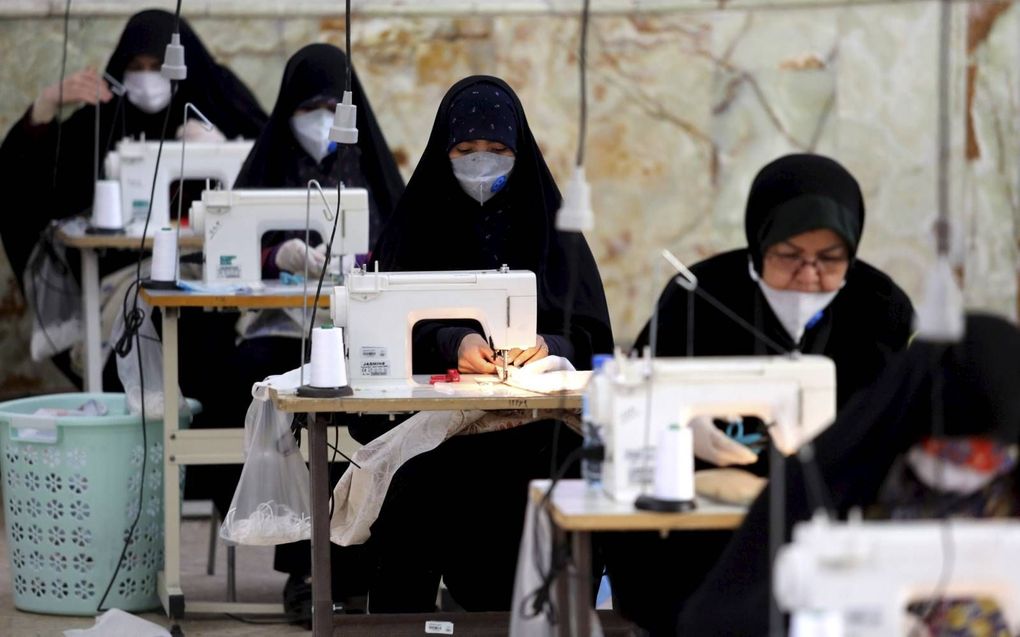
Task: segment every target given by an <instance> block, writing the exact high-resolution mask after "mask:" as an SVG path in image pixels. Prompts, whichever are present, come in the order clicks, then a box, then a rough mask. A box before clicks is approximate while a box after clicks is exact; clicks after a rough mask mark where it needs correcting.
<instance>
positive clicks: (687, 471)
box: [655, 423, 694, 502]
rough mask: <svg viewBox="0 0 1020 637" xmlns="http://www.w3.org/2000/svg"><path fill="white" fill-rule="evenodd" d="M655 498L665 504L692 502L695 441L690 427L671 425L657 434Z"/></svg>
mask: <svg viewBox="0 0 1020 637" xmlns="http://www.w3.org/2000/svg"><path fill="white" fill-rule="evenodd" d="M655 497H656V498H658V499H660V500H665V501H667V502H691V501H693V500H694V438H693V434H692V433H691V428H690V427H681V426H680V425H677V424H676V423H671V424H669V425H666V427H665V428H664V429H663V430H662V432H661V433H660V434H659V447H658V449H657V451H656V455H655Z"/></svg>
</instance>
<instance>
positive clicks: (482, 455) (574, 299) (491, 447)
mask: <svg viewBox="0 0 1020 637" xmlns="http://www.w3.org/2000/svg"><path fill="white" fill-rule="evenodd" d="M559 205H560V194H559V191H558V189H557V188H556V184H555V182H554V181H553V179H552V175H551V174H550V173H549V169H548V167H547V166H546V163H545V160H544V159H543V157H542V154H541V152H540V150H539V148H538V144H537V143H536V142H535V138H534V137H533V135H532V133H531V129H530V128H529V126H528V122H527V119H526V118H525V114H524V109H523V107H522V106H521V103H520V100H518V98H517V96H516V95H515V94H514V92H513V90H512V89H511V88H510V87H509V86H508V85H507V84H506V83H505V82H503V81H502V80H500V79H497V78H494V77H488V76H474V77H469V78H466V79H463V80H461V81H460V82H457V83H456V84H455V85H454V86H453V87H452V88H450V90H449V91H448V92H447V94H446V96H445V97H444V98H443V101H442V103H441V104H440V106H439V111H438V113H437V114H436V119H435V123H434V124H433V128H432V134H431V136H430V137H429V141H428V144H427V146H426V148H425V151H424V153H423V154H422V158H421V160H420V162H419V163H418V166H417V168H416V169H415V172H414V174H413V175H412V177H411V179H410V181H409V182H408V185H407V189H406V190H405V192H404V196H403V197H402V198H401V199H400V202H399V203H398V205H397V209H396V210H395V211H394V214H393V219H392V220H391V221H390V223H389V224H388V225H387V226H386V228H385V230H384V231H383V235H382V237H381V238H380V240H379V242H378V243H377V244H376V247H375V250H374V251H373V254H372V258H373V259H375V260H378V262H379V266H380V269H381V270H384V271H395V270H419V271H420V270H464V269H493V268H498V267H500V266H502V265H504V264H506V265H508V266H509V267H510V268H511V269H521V270H531V271H532V272H534V273H535V275H536V279H537V292H538V333H539V334H538V336H539V338H538V341H537V345H536V347H534V348H531V349H528V350H525V351H523V352H518V351H511V352H510V354H509V356H508V362H510V363H511V364H514V365H523V364H524V363H525V362H528V361H529V360H537V359H539V358H541V357H544V356H546V355H550V354H552V355H559V356H564V357H566V358H568V359H570V360H571V361H572V362H573V364H574V365H575V366H576V367H577V368H579V369H590V364H591V357H592V354H594V353H601V352H609V351H611V349H612V347H613V339H612V332H611V329H610V325H609V314H608V310H607V308H606V301H605V295H604V292H603V290H602V282H601V279H600V277H599V273H598V268H597V267H596V265H595V261H594V259H593V257H592V255H591V252H590V250H589V249H588V245H587V243H586V242H585V241H584V238H583V237H582V236H581V235H579V234H566V233H561V232H558V231H557V230H556V229H555V226H554V221H555V215H556V211H557V210H558V208H559ZM498 362H500V361H498V360H497V359H496V357H495V353H494V352H493V351H492V350H491V349H490V348H489V346H488V344H487V343H486V342H485V339H484V338H483V337H482V333H481V330H480V329H479V326H477V325H471V324H468V323H463V322H452V323H449V322H447V323H443V322H429V323H427V324H424V325H422V324H419V325H418V326H416V328H415V329H414V332H413V367H414V370H415V371H416V373H421V372H441V371H445V370H446V369H449V368H459V369H460V370H461V371H462V372H469V373H494V372H495V370H496V364H497V363H498ZM560 427H561V426H560V425H559V424H554V423H551V422H548V421H545V422H536V423H532V424H528V425H523V426H520V427H517V428H515V429H510V430H506V431H499V432H492V433H483V434H477V435H466V436H455V437H454V438H451V439H449V440H447V441H446V442H444V443H443V444H442V445H440V446H439V447H438V448H436V449H435V450H433V451H431V452H428V453H424V454H422V455H419V456H417V457H415V458H414V459H412V460H411V461H409V462H407V463H406V464H404V465H403V467H401V469H400V470H399V471H398V472H397V473H396V475H395V476H394V479H393V482H392V483H391V485H390V488H389V491H388V492H387V496H386V500H385V502H384V504H383V507H382V511H381V513H380V515H379V518H378V519H377V520H376V522H375V524H374V525H373V526H372V539H373V541H375V542H376V546H377V551H378V554H379V560H380V564H379V569H378V571H377V576H376V578H375V581H374V582H373V584H372V588H371V590H370V593H369V605H370V610H371V611H372V612H426V611H432V610H434V609H435V600H436V593H437V589H438V586H439V580H440V578H442V579H443V580H444V582H445V583H446V586H447V588H448V589H449V591H450V593H451V594H452V595H453V597H454V599H455V600H456V601H457V603H458V604H460V605H461V606H462V607H463V608H465V609H467V610H477V611H481V610H507V609H508V608H509V607H510V601H511V597H512V589H513V579H514V568H515V564H516V561H517V551H518V547H519V544H520V535H521V529H522V525H523V521H524V509H525V502H526V492H527V485H528V481H529V480H530V479H532V478H540V477H548V476H549V472H550V463H551V462H557V463H558V462H560V461H562V459H563V458H564V457H565V456H566V455H567V453H568V452H569V451H570V450H571V449H573V448H576V447H578V446H579V444H580V438H579V436H577V435H576V434H574V433H573V432H570V431H569V430H566V428H563V431H560V432H559V434H558V444H557V442H556V440H557V438H556V434H555V430H556V429H557V428H560ZM356 435H358V434H356ZM373 435H374V434H373V432H370V431H369V432H366V431H362V432H360V435H359V437H360V438H362V439H366V438H371V437H373Z"/></svg>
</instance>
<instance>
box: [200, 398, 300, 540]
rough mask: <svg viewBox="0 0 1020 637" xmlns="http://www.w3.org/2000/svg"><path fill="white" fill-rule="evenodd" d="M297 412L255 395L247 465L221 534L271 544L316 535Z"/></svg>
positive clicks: (246, 422) (250, 409) (247, 425)
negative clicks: (298, 438) (295, 428)
mask: <svg viewBox="0 0 1020 637" xmlns="http://www.w3.org/2000/svg"><path fill="white" fill-rule="evenodd" d="M293 418H294V416H293V414H288V413H284V412H281V411H278V410H277V409H276V407H275V406H274V405H273V401H271V400H260V399H259V398H255V399H254V400H252V402H251V405H250V406H249V407H248V415H247V416H246V417H245V420H244V428H245V439H246V440H247V441H248V447H247V449H246V450H245V460H244V468H243V469H242V470H241V479H240V480H238V482H237V490H236V491H234V499H233V500H232V501H231V502H230V509H229V510H228V511H227V514H226V515H225V516H223V524H222V525H220V537H221V538H223V539H224V540H227V541H228V542H234V543H236V544H249V545H256V546H269V545H273V544H286V543H288V542H296V541H298V540H307V539H310V538H311V535H312V515H311V513H312V504H311V496H310V488H309V484H308V468H307V467H306V466H305V462H304V459H303V458H302V457H301V453H300V450H299V449H298V445H297V441H296V440H295V439H294V434H293V433H292V432H291V430H290V424H291V421H292V420H293Z"/></svg>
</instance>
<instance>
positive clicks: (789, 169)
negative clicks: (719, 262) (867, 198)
mask: <svg viewBox="0 0 1020 637" xmlns="http://www.w3.org/2000/svg"><path fill="white" fill-rule="evenodd" d="M822 228H824V229H828V230H832V231H833V232H835V233H836V234H838V235H839V236H840V237H841V238H842V239H843V241H845V242H846V244H847V248H848V249H849V251H850V255H851V257H852V256H853V255H854V254H856V252H857V245H858V244H859V243H860V240H861V233H862V232H863V231H864V197H863V195H861V188H860V186H859V185H858V184H857V180H856V179H854V177H853V175H851V174H850V173H849V172H847V170H846V169H845V168H843V166H841V165H840V164H839V163H838V162H836V161H834V160H832V159H830V158H828V157H823V156H822V155H809V154H800V155H786V156H785V157H780V158H779V159H776V160H775V161H773V162H771V163H769V164H768V165H766V166H765V167H764V168H762V169H761V170H760V171H759V172H758V175H757V176H756V177H755V178H754V183H752V184H751V194H750V195H749V196H748V198H747V209H746V211H745V214H744V231H745V233H746V235H747V246H748V249H749V251H750V254H751V259H752V261H753V263H754V268H755V270H757V271H758V273H759V274H760V273H761V271H762V256H763V253H764V251H765V249H767V248H768V247H769V246H771V245H773V244H776V243H779V242H780V241H783V240H785V239H788V238H790V237H792V236H794V235H797V234H800V233H802V232H807V231H809V230H818V229H822Z"/></svg>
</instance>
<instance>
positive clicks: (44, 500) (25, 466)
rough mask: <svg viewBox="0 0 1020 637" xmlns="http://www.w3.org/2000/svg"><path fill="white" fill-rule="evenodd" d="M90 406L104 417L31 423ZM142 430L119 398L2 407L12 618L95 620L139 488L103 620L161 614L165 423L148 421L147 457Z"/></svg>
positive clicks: (184, 419) (0, 466)
mask: <svg viewBox="0 0 1020 637" xmlns="http://www.w3.org/2000/svg"><path fill="white" fill-rule="evenodd" d="M89 400H95V401H97V402H100V403H103V404H105V405H106V408H107V410H108V413H107V415H106V416H90V417H78V416H62V417H47V416H33V415H32V414H34V413H35V412H36V411H37V410H38V409H41V408H50V409H69V410H74V409H77V408H78V407H80V406H81V405H82V404H84V403H86V402H88V401H89ZM189 406H190V407H191V412H192V413H197V412H198V410H199V409H200V406H199V404H198V403H197V402H195V401H189ZM182 412H184V410H182ZM141 420H142V419H141V416H138V415H132V414H129V413H127V407H126V404H125V400H124V394H99V393H95V394H90V393H78V394H51V395H46V396H37V397H33V398H23V399H21V400H12V401H8V402H5V403H0V471H2V473H3V495H4V498H3V499H4V513H5V517H6V520H7V540H8V542H7V548H8V557H9V558H10V564H11V575H12V578H13V581H12V589H13V591H14V605H15V606H16V607H17V608H19V609H21V610H27V611H32V612H40V613H52V614H57V615H94V614H95V613H96V607H97V605H98V603H99V600H100V599H101V598H102V596H103V592H104V591H105V590H106V587H107V585H108V584H109V582H110V578H111V577H112V576H113V572H114V570H115V569H116V567H117V561H118V558H119V557H120V554H121V551H122V549H123V547H124V540H125V538H126V537H127V534H128V531H129V529H130V528H131V522H132V521H133V520H134V517H135V513H136V512H137V511H138V497H139V493H138V490H139V488H140V487H142V488H144V493H143V494H142V496H143V499H142V513H141V516H140V517H139V518H138V525H137V526H136V527H135V532H134V535H133V537H132V539H131V543H130V545H129V547H128V549H127V552H126V553H125V554H124V562H123V564H122V565H121V567H120V572H119V573H118V574H117V579H116V581H115V582H114V583H113V586H112V588H111V589H110V593H109V594H108V595H107V597H106V601H105V602H104V610H105V609H107V608H120V609H122V610H126V611H141V610H148V609H151V608H155V607H157V606H159V598H158V596H157V591H156V574H157V573H158V572H159V570H160V569H161V568H162V567H163V422H162V420H153V419H150V418H148V417H147V418H146V434H147V437H148V447H149V448H148V450H145V449H143V447H142V431H141V426H140V425H141ZM190 421H191V416H190V414H188V413H182V414H181V418H180V422H181V424H180V426H181V427H185V426H187V424H188V423H190ZM145 454H148V455H147V457H145ZM143 457H145V459H146V466H145V476H144V479H143V476H142V473H141V470H142V459H143Z"/></svg>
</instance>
